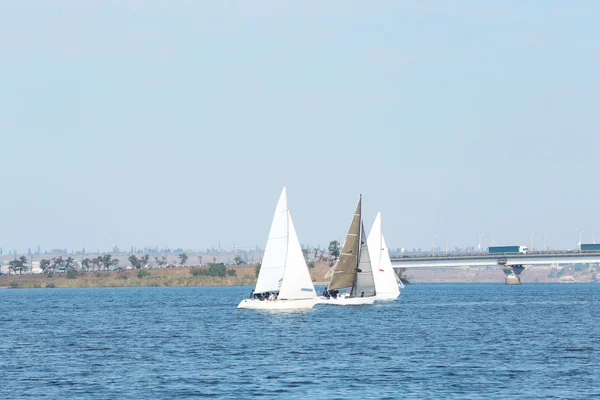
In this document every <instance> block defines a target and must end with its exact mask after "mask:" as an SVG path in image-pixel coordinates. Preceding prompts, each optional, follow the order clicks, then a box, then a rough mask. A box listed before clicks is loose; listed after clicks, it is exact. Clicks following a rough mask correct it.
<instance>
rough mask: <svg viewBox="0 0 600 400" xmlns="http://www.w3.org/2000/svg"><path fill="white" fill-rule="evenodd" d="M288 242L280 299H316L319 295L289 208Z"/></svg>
mask: <svg viewBox="0 0 600 400" xmlns="http://www.w3.org/2000/svg"><path fill="white" fill-rule="evenodd" d="M287 217H288V244H287V258H286V261H285V272H284V274H283V282H282V283H281V289H279V297H278V298H279V299H280V300H299V299H314V298H316V297H317V294H316V293H315V287H314V286H313V283H312V279H311V277H310V272H309V271H308V267H307V266H306V261H305V260H304V254H302V248H301V247H300V242H299V240H298V236H297V235H296V229H295V228H294V222H293V221H292V216H291V214H290V212H289V210H288V212H287Z"/></svg>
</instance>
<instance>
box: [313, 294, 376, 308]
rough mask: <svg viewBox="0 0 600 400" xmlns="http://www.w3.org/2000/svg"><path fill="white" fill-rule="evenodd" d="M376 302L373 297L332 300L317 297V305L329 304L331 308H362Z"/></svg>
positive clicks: (331, 298)
mask: <svg viewBox="0 0 600 400" xmlns="http://www.w3.org/2000/svg"><path fill="white" fill-rule="evenodd" d="M375 300H377V298H376V297H375V296H371V297H338V298H337V299H334V298H333V297H330V298H326V297H323V296H321V297H319V301H318V303H317V304H329V305H332V306H364V305H368V304H373V303H374V302H375Z"/></svg>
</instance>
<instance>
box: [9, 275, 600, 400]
mask: <svg viewBox="0 0 600 400" xmlns="http://www.w3.org/2000/svg"><path fill="white" fill-rule="evenodd" d="M249 291H250V288H246V287H244V288H241V287H164V288H115V289H112V288H110V289H109V288H106V289H33V290H0V310H1V313H0V398H2V399H5V398H6V399H14V398H39V397H43V396H44V397H45V398H48V399H63V398H82V399H144V398H153V399H154V398H192V397H194V398H198V397H215V398H250V397H261V398H264V399H270V398H286V399H290V398H297V399H305V398H314V399H320V398H323V399H348V398H378V399H385V398H389V399H392V398H408V399H410V398H430V399H440V398H444V399H449V398H455V399H479V398H502V399H505V398H531V399H533V398H539V399H549V398H560V399H563V398H573V399H585V398H598V397H599V396H600V367H599V364H600V361H599V360H600V336H599V335H598V331H599V328H600V285H597V284H596V285H593V284H589V285H588V284H574V285H559V284H548V285H541V284H538V285H533V284H532V285H522V286H505V285H500V284H498V285H492V284H465V285H456V284H455V285H445V284H444V285H443V284H430V285H425V284H423V285H414V286H407V287H406V288H405V289H404V292H403V293H402V295H401V297H400V299H399V300H398V301H396V302H391V303H383V304H376V305H374V306H365V307H356V308H353V307H331V306H317V307H316V308H315V309H314V310H312V311H307V312H306V311H305V312H278V313H273V312H257V311H250V310H237V309H236V306H237V303H238V302H239V300H240V299H241V298H243V297H245V296H246V295H248V293H249Z"/></svg>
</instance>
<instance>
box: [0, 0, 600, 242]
mask: <svg viewBox="0 0 600 400" xmlns="http://www.w3.org/2000/svg"><path fill="white" fill-rule="evenodd" d="M599 20H600V2H597V1H577V2H567V1H550V0H545V1H527V2H523V1H460V0H458V1H452V2H450V1H428V0H418V1H416V0H415V1H410V2H407V1H397V0H395V1H377V2H367V1H362V2H359V1H343V2H342V1H338V2H334V1H331V2H322V1H303V2H300V1H298V2H286V1H252V2H249V1H226V2H225V1H212V2H209V1H174V2H173V1H138V0H136V1H133V0H131V1H95V2H91V1H67V0H62V1H49V0H48V1H5V2H2V3H0V38H2V39H1V40H0V146H1V152H0V183H1V186H0V246H1V247H3V248H4V250H5V252H7V250H8V249H12V248H16V249H17V250H19V251H24V250H26V249H27V248H28V247H32V248H34V247H35V246H37V245H40V246H42V248H43V249H48V248H54V247H58V248H68V249H79V248H82V247H85V248H87V249H90V250H91V249H96V248H100V249H101V250H108V249H110V248H111V247H112V246H113V245H115V244H117V245H119V246H121V247H122V248H127V247H129V246H131V245H134V246H137V247H143V246H154V245H157V246H160V247H163V246H170V247H184V248H206V247H210V246H217V244H218V242H219V241H220V242H221V245H222V247H224V248H228V247H229V248H231V247H232V246H233V242H234V241H235V242H236V245H237V246H238V247H252V246H254V245H256V244H258V245H259V246H261V247H262V246H264V243H265V241H266V236H267V233H268V229H269V225H270V223H271V218H272V213H273V210H274V207H275V204H276V202H277V198H278V196H279V193H280V191H281V188H282V186H283V185H284V184H285V185H287V187H288V193H289V196H290V208H291V209H292V215H293V217H294V220H295V224H296V228H297V231H298V235H299V237H300V240H301V242H302V243H304V244H308V245H317V244H321V245H326V244H327V243H328V242H329V241H330V240H332V239H343V237H344V235H345V232H346V230H347V228H348V225H349V223H350V220H351V217H352V212H353V211H354V207H355V205H356V201H357V200H358V194H359V193H361V192H362V193H363V195H364V215H365V225H366V228H367V230H368V229H370V225H371V223H372V221H373V219H374V217H375V213H376V212H377V210H381V211H382V213H383V224H384V225H383V227H384V233H385V234H386V236H388V237H391V239H390V241H391V247H399V246H400V240H402V243H403V245H404V247H407V248H411V249H412V248H413V247H423V248H430V246H431V238H432V236H433V235H435V234H439V236H438V239H437V240H438V243H440V244H442V246H443V241H444V240H445V239H446V238H448V240H449V244H450V247H453V246H477V240H478V236H479V233H481V232H483V233H484V238H483V242H484V245H485V246H487V245H489V244H490V240H491V237H492V235H493V236H494V238H495V242H496V244H523V245H529V240H530V234H531V233H532V232H535V239H536V245H537V247H541V245H542V237H543V235H544V233H545V234H546V235H547V238H548V239H547V242H548V245H549V246H552V247H558V248H567V247H570V248H573V247H575V246H576V245H577V240H578V236H579V232H580V231H581V230H583V231H585V233H584V241H585V242H591V234H592V232H593V231H594V230H596V234H597V235H598V237H599V239H598V240H599V241H600V216H599V210H600V204H599V203H600V201H599V200H600V197H599V194H600V193H599V190H600V189H599V187H600V186H599V182H600V173H599V168H598V165H599V161H598V153H599V149H600V129H599V128H600V73H599V71H600V41H599V40H598V39H599V38H600V24H598V21H599Z"/></svg>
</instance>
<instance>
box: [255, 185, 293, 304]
mask: <svg viewBox="0 0 600 400" xmlns="http://www.w3.org/2000/svg"><path fill="white" fill-rule="evenodd" d="M288 232H289V227H288V205H287V192H286V190H285V187H284V188H283V190H282V191H281V196H279V201H278V202H277V207H276V208H275V215H274V216H273V222H272V223H271V230H270V231H269V238H268V239H267V246H266V247H265V254H264V256H263V260H262V264H261V266H260V272H259V274H258V280H257V281H256V288H255V289H254V292H255V293H265V292H276V291H278V290H279V288H280V287H281V282H282V279H283V272H284V270H285V263H286V258H287V243H288V234H289V233H288Z"/></svg>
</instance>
